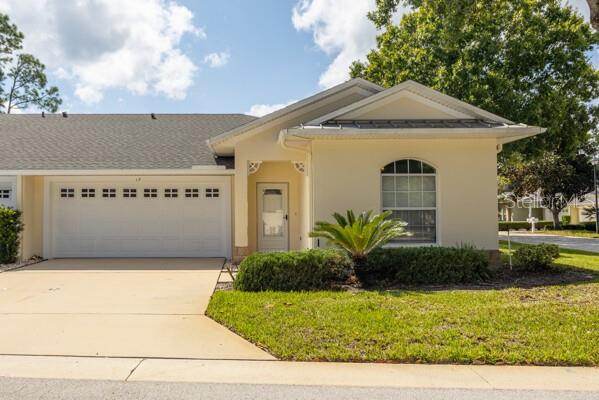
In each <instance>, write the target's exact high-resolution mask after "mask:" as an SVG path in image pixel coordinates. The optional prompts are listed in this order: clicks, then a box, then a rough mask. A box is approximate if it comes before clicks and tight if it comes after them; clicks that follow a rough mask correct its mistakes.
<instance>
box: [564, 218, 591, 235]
mask: <svg viewBox="0 0 599 400" xmlns="http://www.w3.org/2000/svg"><path fill="white" fill-rule="evenodd" d="M562 229H564V230H568V231H591V232H595V221H590V222H589V221H586V222H581V223H579V224H568V225H562Z"/></svg>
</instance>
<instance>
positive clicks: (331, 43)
mask: <svg viewBox="0 0 599 400" xmlns="http://www.w3.org/2000/svg"><path fill="white" fill-rule="evenodd" d="M374 8H375V1H374V0H362V1H347V0H300V1H299V2H298V3H297V4H296V6H295V7H294V8H293V15H292V22H293V26H294V27H295V29H297V30H303V31H311V32H312V34H313V37H314V43H316V45H317V46H318V47H319V48H320V49H321V50H323V51H324V52H326V53H327V54H330V55H335V59H334V60H333V62H332V63H331V64H330V65H329V66H328V68H327V70H326V71H325V72H324V73H323V74H322V75H321V76H320V82H319V83H320V85H321V86H322V87H325V88H326V87H331V86H334V85H336V84H338V83H341V82H343V81H345V80H347V79H348V77H349V66H350V65H351V63H352V62H353V61H355V60H358V59H364V57H365V55H366V54H367V53H368V51H369V50H370V49H372V48H374V46H375V45H376V40H375V38H376V29H375V27H374V25H373V24H372V22H371V21H370V20H369V19H368V18H367V17H366V14H367V13H368V12H369V11H371V10H373V9H374Z"/></svg>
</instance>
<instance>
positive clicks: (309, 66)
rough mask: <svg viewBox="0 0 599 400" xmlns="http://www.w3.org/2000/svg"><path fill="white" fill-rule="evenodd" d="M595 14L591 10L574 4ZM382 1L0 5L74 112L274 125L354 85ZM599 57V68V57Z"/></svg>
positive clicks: (36, 1)
mask: <svg viewBox="0 0 599 400" xmlns="http://www.w3.org/2000/svg"><path fill="white" fill-rule="evenodd" d="M571 1H572V2H573V4H574V5H575V6H578V7H580V10H581V12H582V13H583V14H585V15H586V14H588V8H587V6H586V4H585V3H584V0H571ZM373 7H374V0H362V1H360V0H253V1H247V0H226V1H222V0H221V1H218V0H176V1H167V0H126V1H123V0H0V12H4V13H7V14H8V15H9V16H10V17H11V19H12V20H13V21H14V22H16V23H17V25H18V26H19V27H20V29H21V30H22V31H23V32H24V33H25V35H26V41H25V50H26V51H30V52H32V53H34V54H35V55H37V56H38V57H39V58H41V60H42V61H43V62H44V63H46V65H47V66H48V71H49V77H50V80H51V82H52V83H55V84H57V85H58V86H59V87H60V89H61V93H62V96H63V98H64V100H65V101H64V104H63V107H62V108H63V109H65V110H68V111H70V112H84V113H88V112H97V113H119V112H121V113H148V112H159V113H191V112H195V113H218V112H222V113H227V112H244V113H247V112H250V111H251V112H253V113H255V114H264V113H266V112H269V111H272V110H274V109H276V108H278V107H281V106H282V105H284V104H287V103H289V102H292V101H295V100H299V99H302V98H304V97H306V96H309V95H311V94H314V93H316V92H318V91H319V90H322V89H324V88H327V87H330V86H332V85H334V84H336V83H340V82H342V81H344V80H345V79H347V71H348V65H349V63H350V62H351V61H352V60H355V59H357V58H362V57H364V55H365V54H366V53H367V51H368V50H369V49H370V48H372V47H373V46H374V43H375V36H376V31H375V30H374V27H373V26H372V24H371V23H370V22H369V21H368V20H367V19H366V16H365V15H366V12H367V11H368V10H370V9H372V8H373ZM598 58H599V57H598ZM598 61H599V60H598Z"/></svg>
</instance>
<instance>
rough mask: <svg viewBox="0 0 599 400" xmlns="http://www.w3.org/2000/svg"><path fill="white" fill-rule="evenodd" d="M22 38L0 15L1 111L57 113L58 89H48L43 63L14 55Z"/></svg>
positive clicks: (21, 54) (31, 56)
mask: <svg viewBox="0 0 599 400" xmlns="http://www.w3.org/2000/svg"><path fill="white" fill-rule="evenodd" d="M23 38H24V36H23V33H21V32H20V31H19V30H18V28H17V26H16V25H14V24H12V23H11V22H10V19H9V18H8V16H7V15H5V14H0V110H3V111H4V112H6V113H9V114H10V113H11V112H12V111H14V110H15V109H24V108H28V107H31V106H35V107H37V108H40V109H42V110H46V111H50V112H56V111H57V110H58V106H59V105H60V104H61V103H62V100H61V99H60V96H59V93H58V88H57V87H56V86H50V87H49V86H48V78H47V77H46V73H45V69H46V67H45V66H44V64H42V63H41V62H40V61H39V60H38V59H37V58H35V57H34V56H33V55H31V54H25V53H20V54H18V55H16V56H15V55H14V53H15V52H16V51H18V50H20V49H21V48H22V45H23ZM0 112H1V111H0Z"/></svg>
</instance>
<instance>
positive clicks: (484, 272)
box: [356, 246, 492, 286]
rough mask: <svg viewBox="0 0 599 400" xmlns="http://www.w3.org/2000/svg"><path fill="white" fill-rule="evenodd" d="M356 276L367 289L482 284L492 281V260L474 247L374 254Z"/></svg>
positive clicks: (415, 249) (417, 248)
mask: <svg viewBox="0 0 599 400" xmlns="http://www.w3.org/2000/svg"><path fill="white" fill-rule="evenodd" d="M356 275H357V276H358V278H359V279H360V281H361V282H362V283H363V284H365V285H377V286H378V285H419V284H449V283H471V282H479V281H483V280H485V279H488V278H489V277H491V275H492V273H491V270H490V269H489V257H488V254H487V253H486V252H484V251H480V250H476V249H474V248H472V247H437V246H435V247H399V248H386V249H377V250H375V251H373V252H372V253H370V255H369V256H368V259H367V260H366V262H365V264H364V265H363V266H360V267H359V268H357V269H356Z"/></svg>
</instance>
